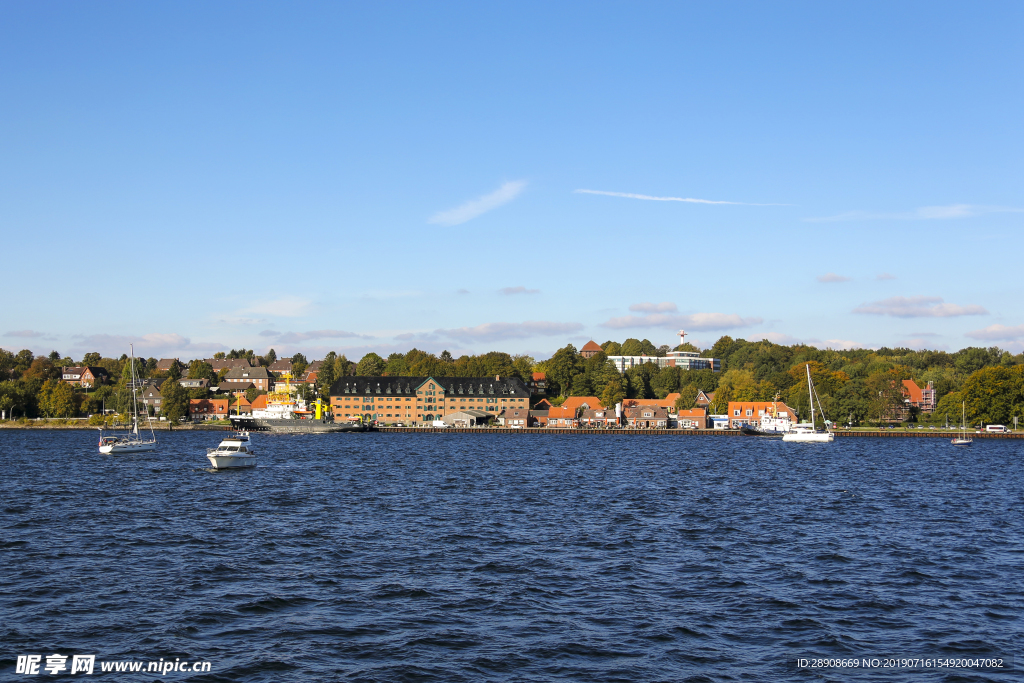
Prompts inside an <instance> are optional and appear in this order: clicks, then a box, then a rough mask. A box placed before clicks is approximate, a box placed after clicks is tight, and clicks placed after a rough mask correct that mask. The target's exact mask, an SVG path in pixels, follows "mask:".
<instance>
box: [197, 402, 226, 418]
mask: <svg viewBox="0 0 1024 683" xmlns="http://www.w3.org/2000/svg"><path fill="white" fill-rule="evenodd" d="M188 413H189V415H191V416H192V419H193V420H221V419H224V418H226V417H227V416H228V400H227V399H226V398H193V399H190V400H189V402H188Z"/></svg>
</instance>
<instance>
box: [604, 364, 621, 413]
mask: <svg viewBox="0 0 1024 683" xmlns="http://www.w3.org/2000/svg"><path fill="white" fill-rule="evenodd" d="M615 375H616V376H615V377H614V378H612V379H611V380H610V381H608V382H607V383H606V384H605V385H604V390H603V391H602V392H601V396H600V398H601V405H603V406H604V407H605V408H613V407H614V406H615V404H616V403H619V402H620V401H622V399H624V398H626V390H625V389H624V388H623V386H622V377H621V376H619V373H618V372H616V373H615Z"/></svg>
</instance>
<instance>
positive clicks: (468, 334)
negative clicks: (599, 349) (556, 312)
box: [434, 320, 583, 342]
mask: <svg viewBox="0 0 1024 683" xmlns="http://www.w3.org/2000/svg"><path fill="white" fill-rule="evenodd" d="M582 329H583V325H581V324H580V323H558V322H549V321H545V320H527V321H525V322H521V323H484V324H483V325H477V326H476V327H458V328H455V329H448V330H435V331H434V333H435V334H438V335H442V336H445V337H448V338H450V339H456V340H459V341H466V342H470V341H500V340H503V339H526V338H528V337H553V336H558V335H564V334H571V333H573V332H579V331H580V330H582Z"/></svg>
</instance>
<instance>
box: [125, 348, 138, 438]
mask: <svg viewBox="0 0 1024 683" xmlns="http://www.w3.org/2000/svg"><path fill="white" fill-rule="evenodd" d="M128 348H129V349H131V354H132V360H131V365H132V377H131V383H132V423H133V425H132V431H133V432H135V433H136V434H138V433H139V398H138V396H137V395H136V393H135V392H136V391H138V388H137V387H136V386H135V385H136V382H135V345H134V344H129V345H128Z"/></svg>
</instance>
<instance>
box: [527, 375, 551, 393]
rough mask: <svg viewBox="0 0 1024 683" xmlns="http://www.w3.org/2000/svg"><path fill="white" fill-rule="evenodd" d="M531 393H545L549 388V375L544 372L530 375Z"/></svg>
mask: <svg viewBox="0 0 1024 683" xmlns="http://www.w3.org/2000/svg"><path fill="white" fill-rule="evenodd" d="M529 385H530V393H531V394H543V393H544V392H546V391H547V390H548V376H547V375H546V374H544V373H543V372H535V373H533V375H532V376H531V377H530V382H529Z"/></svg>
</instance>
